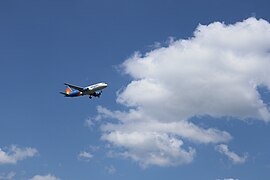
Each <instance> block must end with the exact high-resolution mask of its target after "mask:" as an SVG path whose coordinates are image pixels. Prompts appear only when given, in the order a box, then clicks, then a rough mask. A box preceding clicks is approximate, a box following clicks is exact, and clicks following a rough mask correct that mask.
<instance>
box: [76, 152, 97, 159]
mask: <svg viewBox="0 0 270 180" xmlns="http://www.w3.org/2000/svg"><path fill="white" fill-rule="evenodd" d="M93 157H94V155H93V154H91V153H90V152H86V151H83V152H80V153H79V155H78V159H79V160H81V161H90V159H92V158H93Z"/></svg>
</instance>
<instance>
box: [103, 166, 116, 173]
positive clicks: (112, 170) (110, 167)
mask: <svg viewBox="0 0 270 180" xmlns="http://www.w3.org/2000/svg"><path fill="white" fill-rule="evenodd" d="M105 170H106V171H107V172H108V173H109V174H115V173H116V168H115V167H114V166H113V165H110V166H106V167H105Z"/></svg>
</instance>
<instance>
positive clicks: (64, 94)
mask: <svg viewBox="0 0 270 180" xmlns="http://www.w3.org/2000/svg"><path fill="white" fill-rule="evenodd" d="M59 93H60V94H63V95H65V96H66V95H67V94H66V93H64V92H59Z"/></svg>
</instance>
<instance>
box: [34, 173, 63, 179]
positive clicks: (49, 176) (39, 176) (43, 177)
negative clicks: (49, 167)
mask: <svg viewBox="0 0 270 180" xmlns="http://www.w3.org/2000/svg"><path fill="white" fill-rule="evenodd" d="M30 180H60V178H58V177H56V176H53V175H51V174H48V175H44V176H42V175H36V176H34V177H32V178H31V179H30Z"/></svg>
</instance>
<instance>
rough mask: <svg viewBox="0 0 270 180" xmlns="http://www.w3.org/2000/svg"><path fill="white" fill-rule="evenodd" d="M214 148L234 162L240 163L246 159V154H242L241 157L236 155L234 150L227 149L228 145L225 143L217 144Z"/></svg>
mask: <svg viewBox="0 0 270 180" xmlns="http://www.w3.org/2000/svg"><path fill="white" fill-rule="evenodd" d="M216 150H217V151H218V152H219V153H221V154H224V155H226V156H227V157H228V158H229V159H230V160H231V161H232V162H233V163H234V164H242V163H245V162H246V160H247V157H248V156H247V154H244V155H243V156H242V157H241V156H239V155H237V154H236V153H235V152H232V151H230V150H229V148H228V146H227V145H225V144H219V145H217V146H216Z"/></svg>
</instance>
